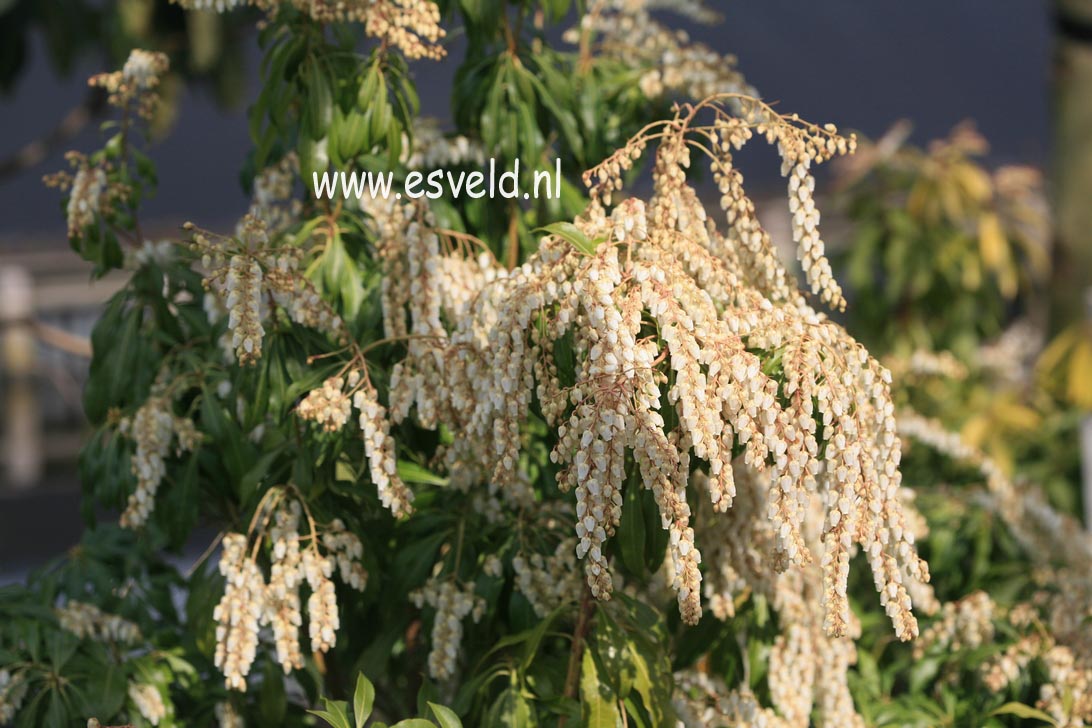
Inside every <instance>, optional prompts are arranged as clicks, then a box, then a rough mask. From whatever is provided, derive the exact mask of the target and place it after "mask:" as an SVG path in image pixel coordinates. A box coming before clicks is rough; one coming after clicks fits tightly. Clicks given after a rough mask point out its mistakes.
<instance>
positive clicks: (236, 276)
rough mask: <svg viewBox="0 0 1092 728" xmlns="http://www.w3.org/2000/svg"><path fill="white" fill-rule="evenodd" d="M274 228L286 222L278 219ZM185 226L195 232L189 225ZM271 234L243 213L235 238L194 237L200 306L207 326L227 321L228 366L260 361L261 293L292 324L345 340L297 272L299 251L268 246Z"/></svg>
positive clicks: (265, 311)
mask: <svg viewBox="0 0 1092 728" xmlns="http://www.w3.org/2000/svg"><path fill="white" fill-rule="evenodd" d="M278 184H279V183H278ZM275 217H276V216H275ZM281 217H282V218H283V215H282V216H281ZM279 224H286V223H284V221H283V219H282V222H281V223H279ZM185 227H186V229H189V230H195V228H194V226H193V225H192V224H191V223H187V224H186V226H185ZM270 231H271V228H270V227H269V226H267V224H266V222H265V221H264V220H262V219H261V218H258V217H255V216H254V215H252V214H248V215H246V216H244V218H243V219H242V221H241V222H240V223H239V226H238V234H237V236H236V237H235V238H217V239H215V240H214V239H212V238H210V237H209V235H207V234H206V233H204V232H201V231H198V232H195V233H194V235H193V240H192V243H191V249H192V250H193V251H194V252H196V253H198V254H199V255H200V256H201V266H202V268H204V270H205V276H204V278H203V280H202V284H203V286H204V288H205V291H206V296H205V298H204V302H203V304H204V307H205V311H206V313H207V314H208V318H209V321H210V322H211V323H215V322H216V321H218V320H220V318H221V317H222V316H223V315H225V314H227V315H228V317H229V319H228V335H229V340H228V342H227V343H228V345H227V352H228V354H229V355H230V356H228V358H227V360H228V361H230V360H231V357H235V358H237V359H238V360H239V361H240V362H241V363H243V364H247V363H253V362H255V361H256V360H257V359H258V358H259V357H260V356H261V351H262V337H263V336H264V335H265V327H264V326H263V322H265V321H266V320H267V319H268V318H269V317H270V316H272V315H273V313H274V311H273V310H271V307H270V306H267V305H265V304H266V301H265V300H264V298H263V296H265V295H266V294H268V296H269V298H270V299H271V300H272V302H273V303H275V304H276V306H274V307H272V308H280V309H282V310H283V311H284V313H285V314H286V315H287V316H288V318H289V320H291V321H292V322H293V323H296V324H299V325H301V326H307V327H309V328H313V329H316V330H317V331H321V332H322V333H324V334H326V335H327V336H329V337H330V338H332V339H334V340H336V341H338V342H342V343H344V341H345V336H346V334H345V324H344V322H343V321H342V320H341V317H340V316H338V315H337V313H336V312H335V311H334V310H333V309H332V308H331V307H330V306H329V304H327V303H326V302H325V301H323V300H322V298H321V297H320V296H319V294H318V291H316V290H315V287H314V284H312V283H311V281H310V280H308V279H307V277H306V276H304V275H303V274H302V273H301V272H300V270H299V267H300V257H301V255H302V252H301V250H300V249H299V248H298V247H294V246H291V245H281V246H275V245H272V244H271V243H270ZM273 231H274V232H276V230H275V229H274V230H273Z"/></svg>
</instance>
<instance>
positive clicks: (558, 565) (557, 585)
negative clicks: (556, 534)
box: [512, 536, 581, 617]
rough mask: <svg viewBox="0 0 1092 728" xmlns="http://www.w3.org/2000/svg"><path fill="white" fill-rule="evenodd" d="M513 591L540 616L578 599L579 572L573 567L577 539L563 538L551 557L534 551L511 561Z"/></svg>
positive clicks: (574, 565)
mask: <svg viewBox="0 0 1092 728" xmlns="http://www.w3.org/2000/svg"><path fill="white" fill-rule="evenodd" d="M512 568H513V569H514V570H515V572H516V589H518V590H519V592H520V594H522V595H523V596H525V597H527V601H528V602H530V603H531V608H532V609H534V610H535V614H537V615H538V616H539V617H545V616H546V615H548V614H549V613H550V612H552V611H554V610H555V609H557V608H558V607H559V606H561V605H562V604H571V603H575V602H576V600H577V599H579V597H580V581H581V579H580V570H579V569H577V568H576V539H575V538H572V537H571V536H570V537H569V538H564V539H562V540H561V541H560V542H558V544H557V548H555V549H554V552H553V553H552V554H541V553H538V552H533V553H531V554H530V555H527V554H523V553H520V554H517V555H516V556H514V557H513V558H512Z"/></svg>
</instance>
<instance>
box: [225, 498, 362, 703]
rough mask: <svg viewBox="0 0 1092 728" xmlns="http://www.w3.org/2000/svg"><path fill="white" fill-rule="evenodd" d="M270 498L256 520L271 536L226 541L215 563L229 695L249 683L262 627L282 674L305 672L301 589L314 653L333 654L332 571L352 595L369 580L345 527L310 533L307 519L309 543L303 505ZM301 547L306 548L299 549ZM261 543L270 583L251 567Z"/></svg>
mask: <svg viewBox="0 0 1092 728" xmlns="http://www.w3.org/2000/svg"><path fill="white" fill-rule="evenodd" d="M270 493H272V497H273V499H274V500H272V501H270V503H271V505H269V506H266V507H265V509H260V511H259V513H258V515H257V516H256V520H261V519H262V518H263V517H264V518H265V520H266V521H267V522H268V524H269V527H268V529H266V530H265V532H264V533H263V534H261V535H259V536H257V537H256V542H255V543H254V544H252V545H251V544H250V541H249V539H248V538H247V537H246V536H244V535H243V534H239V533H231V534H228V535H226V536H225V537H224V542H223V552H222V554H221V557H220V572H221V573H222V574H223V575H224V576H225V577H226V579H227V585H226V587H225V589H224V596H223V598H221V600H220V603H219V604H218V605H217V607H216V610H215V612H214V614H213V617H214V618H215V620H216V621H217V625H218V626H217V630H216V642H217V644H216V655H215V662H216V666H217V667H219V668H220V669H221V671H222V672H223V673H224V676H225V678H226V683H227V686H228V688H230V689H234V690H241V691H245V690H246V676H247V675H248V674H249V672H250V667H251V665H252V664H253V662H254V658H255V656H256V654H257V649H258V643H259V630H260V628H261V627H262V626H263V625H269V626H270V627H271V631H272V633H273V643H274V647H275V650H276V654H277V661H278V662H279V663H280V664H281V667H282V668H283V669H284V672H285V674H288V673H289V672H291V671H292V670H295V669H300V668H301V667H303V653H302V650H301V648H300V629H301V627H302V625H303V614H302V610H301V604H302V602H301V597H300V589H301V588H302V586H303V585H304V584H305V583H306V584H307V587H308V589H309V591H310V595H309V596H308V598H307V628H308V637H309V639H310V646H311V649H312V650H313V651H315V652H326V651H328V650H329V649H330V648H332V647H333V646H334V644H335V642H336V641H337V631H338V629H339V627H340V626H341V622H340V617H339V614H338V609H337V594H336V591H335V588H334V582H333V580H332V577H333V573H334V570H335V568H336V569H338V570H339V572H340V574H341V577H342V581H344V582H345V583H346V584H347V585H348V586H350V587H352V588H354V589H357V590H363V589H364V586H365V584H366V583H367V572H365V571H364V568H363V566H362V565H361V563H360V559H361V557H362V556H363V551H364V549H363V545H362V544H361V542H360V539H359V538H357V537H356V536H355V535H354V534H352V533H350V532H349V531H348V530H346V529H345V524H344V523H342V522H341V521H339V520H335V521H334V522H333V523H332V524H331V525H330V527H329V528H328V529H323V530H321V531H315V530H314V526H313V524H312V522H311V517H310V515H307V521H308V525H309V526H310V528H311V530H310V533H309V535H301V534H300V528H301V525H302V523H301V521H302V519H303V517H304V515H305V512H304V508H303V506H302V503H301V501H299V500H297V499H295V498H291V497H289V496H288V495H287V490H286V489H276V490H274V491H270ZM305 539H306V540H307V542H308V543H307V545H306V547H303V546H301V542H302V541H303V540H305ZM263 541H265V542H267V544H268V547H269V561H270V569H269V582H268V583H266V582H265V580H264V578H263V576H262V571H261V569H260V568H259V566H258V564H257V561H256V554H257V552H258V550H259V547H260V545H261V543H262V542H263ZM320 544H321V546H322V547H323V550H325V553H323V552H322V551H321V550H320V548H319V546H320Z"/></svg>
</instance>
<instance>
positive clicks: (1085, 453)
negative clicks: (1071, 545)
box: [1080, 287, 1092, 533]
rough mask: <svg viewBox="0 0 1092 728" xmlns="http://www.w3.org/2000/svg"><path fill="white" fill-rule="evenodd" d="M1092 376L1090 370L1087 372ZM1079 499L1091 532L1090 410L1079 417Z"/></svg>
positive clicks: (1090, 296) (1091, 297) (1090, 298)
mask: <svg viewBox="0 0 1092 728" xmlns="http://www.w3.org/2000/svg"><path fill="white" fill-rule="evenodd" d="M1084 300H1085V316H1086V317H1087V318H1088V321H1089V322H1090V323H1092V287H1090V288H1088V289H1087V290H1085V294H1084ZM1087 376H1090V377H1092V372H1087ZM1080 438H1081V501H1082V502H1083V503H1084V527H1085V530H1087V531H1088V532H1089V533H1092V412H1086V413H1085V415H1084V417H1083V418H1081V431H1080Z"/></svg>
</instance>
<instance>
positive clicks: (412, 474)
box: [398, 460, 447, 487]
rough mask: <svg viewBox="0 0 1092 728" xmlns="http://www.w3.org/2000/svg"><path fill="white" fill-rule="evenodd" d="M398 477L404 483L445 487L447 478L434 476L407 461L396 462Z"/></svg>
mask: <svg viewBox="0 0 1092 728" xmlns="http://www.w3.org/2000/svg"><path fill="white" fill-rule="evenodd" d="M398 477H399V478H401V479H402V480H403V481H404V482H406V483H420V484H422V485H438V486H441V487H443V486H445V485H447V478H444V477H442V476H440V475H436V474H435V473H433V472H432V471H430V470H429V469H428V468H426V467H424V466H422V465H418V464H417V463H413V462H410V461H409V460H399V461H398Z"/></svg>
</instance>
